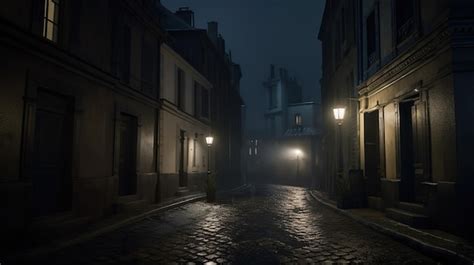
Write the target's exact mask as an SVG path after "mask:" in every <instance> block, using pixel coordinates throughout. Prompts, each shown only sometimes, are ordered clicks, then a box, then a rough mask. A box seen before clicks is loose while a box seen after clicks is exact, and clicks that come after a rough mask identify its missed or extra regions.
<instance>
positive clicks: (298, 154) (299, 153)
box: [293, 149, 303, 157]
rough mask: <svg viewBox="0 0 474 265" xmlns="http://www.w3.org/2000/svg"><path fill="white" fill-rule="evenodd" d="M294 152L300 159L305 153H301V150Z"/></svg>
mask: <svg viewBox="0 0 474 265" xmlns="http://www.w3.org/2000/svg"><path fill="white" fill-rule="evenodd" d="M293 152H294V153H295V155H296V156H297V157H299V156H301V154H303V152H301V150H300V149H295V150H294V151H293Z"/></svg>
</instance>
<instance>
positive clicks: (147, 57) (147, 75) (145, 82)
mask: <svg viewBox="0 0 474 265" xmlns="http://www.w3.org/2000/svg"><path fill="white" fill-rule="evenodd" d="M153 62H154V56H153V45H152V44H151V41H147V40H144V41H143V50H142V69H141V71H142V90H143V91H144V92H145V93H148V94H150V93H152V92H153V73H154V72H155V69H154V63H153Z"/></svg>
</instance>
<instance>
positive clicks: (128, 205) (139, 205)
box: [117, 200, 147, 212]
mask: <svg viewBox="0 0 474 265" xmlns="http://www.w3.org/2000/svg"><path fill="white" fill-rule="evenodd" d="M146 205H147V202H146V201H145V200H133V201H127V202H121V203H118V204H117V209H118V211H119V212H133V211H139V210H142V209H144V208H145V206H146Z"/></svg>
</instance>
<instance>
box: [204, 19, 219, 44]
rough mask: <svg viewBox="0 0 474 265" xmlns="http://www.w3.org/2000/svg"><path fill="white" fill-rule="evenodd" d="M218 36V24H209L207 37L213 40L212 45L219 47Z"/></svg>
mask: <svg viewBox="0 0 474 265" xmlns="http://www.w3.org/2000/svg"><path fill="white" fill-rule="evenodd" d="M217 34H218V24H217V22H215V21H211V22H209V23H207V35H209V38H210V39H211V41H212V43H214V45H215V46H216V47H217Z"/></svg>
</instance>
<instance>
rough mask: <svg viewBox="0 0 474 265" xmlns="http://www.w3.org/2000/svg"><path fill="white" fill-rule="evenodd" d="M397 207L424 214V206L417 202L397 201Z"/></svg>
mask: <svg viewBox="0 0 474 265" xmlns="http://www.w3.org/2000/svg"><path fill="white" fill-rule="evenodd" d="M397 208H399V209H400V210H403V211H407V212H412V213H416V214H421V215H425V214H426V208H425V206H424V205H423V204H419V203H410V202H399V203H398V207H397Z"/></svg>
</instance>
